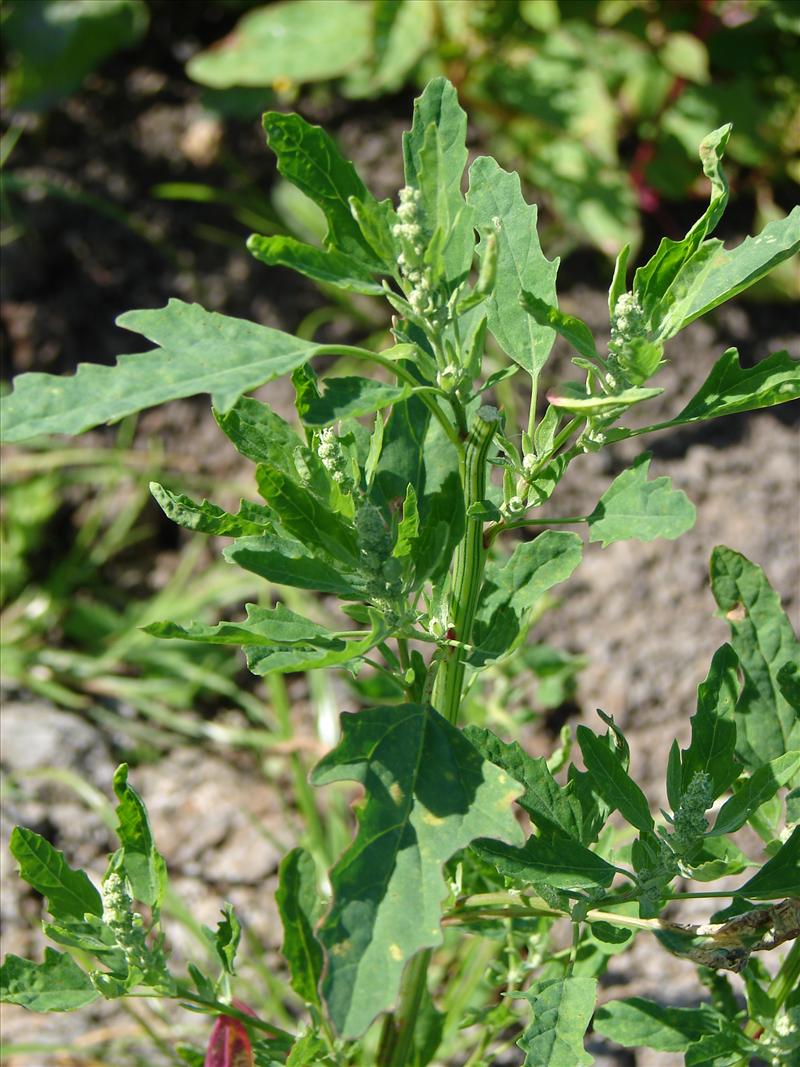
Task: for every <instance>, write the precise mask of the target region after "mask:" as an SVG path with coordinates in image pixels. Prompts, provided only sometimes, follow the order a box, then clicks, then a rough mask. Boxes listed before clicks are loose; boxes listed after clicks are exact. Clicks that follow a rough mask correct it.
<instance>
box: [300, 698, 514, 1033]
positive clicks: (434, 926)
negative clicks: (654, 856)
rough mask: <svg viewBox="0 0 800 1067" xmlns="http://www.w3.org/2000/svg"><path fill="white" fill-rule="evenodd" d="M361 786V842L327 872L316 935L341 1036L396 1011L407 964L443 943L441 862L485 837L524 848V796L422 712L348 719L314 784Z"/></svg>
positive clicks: (386, 710)
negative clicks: (515, 804)
mask: <svg viewBox="0 0 800 1067" xmlns="http://www.w3.org/2000/svg"><path fill="white" fill-rule="evenodd" d="M340 780H355V781H359V782H361V783H362V784H363V785H364V786H365V792H366V796H365V800H364V803H363V805H362V807H361V810H360V813H359V830H358V835H357V837H356V839H355V841H354V843H353V844H352V845H351V846H350V848H349V849H348V850H347V851H346V852H345V853H344V855H343V856H342V857H341V859H340V860H339V862H338V863H337V864H336V866H335V867H334V868H333V870H332V871H331V882H332V884H333V890H334V899H333V905H332V907H331V910H330V912H329V914H328V916H327V917H326V919H325V921H324V923H323V924H322V927H321V928H320V931H319V938H320V941H321V942H322V943H323V945H324V946H325V949H326V954H327V959H328V963H327V972H326V975H325V977H324V979H323V994H324V998H325V1001H326V1003H327V1005H328V1011H329V1013H330V1016H331V1019H332V1020H333V1022H334V1025H335V1026H336V1028H337V1030H338V1031H339V1033H340V1034H341V1035H342V1036H343V1037H346V1038H351V1037H357V1036H359V1035H360V1034H362V1033H363V1032H364V1030H365V1029H366V1028H367V1026H369V1024H370V1023H371V1022H372V1020H373V1019H374V1018H375V1016H376V1015H377V1014H379V1013H380V1012H382V1011H387V1010H389V1009H390V1008H391V1006H392V1004H393V1003H394V1000H395V997H396V996H397V991H398V988H399V984H400V975H401V972H402V970H403V966H404V964H405V963H406V961H407V960H409V959H410V958H411V956H413V955H414V954H415V953H416V952H418V951H419V950H421V949H423V948H427V947H432V946H434V945H438V944H440V943H441V936H442V935H441V931H440V928H439V916H440V908H441V902H442V899H443V898H444V896H445V883H444V879H443V877H442V865H443V864H444V863H445V862H446V861H447V860H448V859H449V858H450V856H452V854H453V853H454V852H456V851H457V850H458V849H460V848H464V847H465V846H466V845H468V844H469V843H470V842H471V841H473V840H474V839H475V838H478V837H487V836H491V837H497V838H500V839H504V840H507V841H512V842H516V841H519V840H520V839H521V836H522V835H521V831H520V829H519V826H518V825H517V822H516V820H515V819H514V816H513V813H512V808H511V802H512V801H513V800H514V799H515V798H516V797H517V796H519V794H520V792H521V790H520V788H519V787H518V786H517V785H516V784H515V783H514V782H512V781H511V780H510V779H509V777H508V776H507V775H506V774H505V773H504V772H503V771H501V770H499V768H497V767H495V766H493V765H492V764H491V763H488V762H487V761H485V760H483V759H482V758H481V756H480V755H479V754H478V753H477V752H476V751H475V749H474V748H473V747H472V745H470V743H469V742H468V741H467V739H466V738H465V737H464V736H463V734H462V733H461V731H460V730H457V729H456V728H455V727H454V726H451V725H450V723H448V722H447V721H446V720H445V719H444V718H442V716H440V715H439V714H438V713H437V712H435V711H434V710H433V709H432V708H430V707H427V706H422V705H417V704H402V705H400V706H398V707H377V708H367V709H366V710H364V711H361V712H359V713H358V714H355V715H348V714H344V715H342V740H341V741H340V743H339V744H338V745H337V747H336V748H335V749H334V750H333V752H331V753H330V754H329V755H328V756H326V757H325V758H324V759H323V760H322V761H321V762H320V763H319V764H318V765H317V766H316V768H315V769H314V771H313V773H312V781H313V782H314V783H315V784H316V785H324V784H326V783H328V782H333V781H340Z"/></svg>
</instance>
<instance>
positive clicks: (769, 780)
mask: <svg viewBox="0 0 800 1067" xmlns="http://www.w3.org/2000/svg"><path fill="white" fill-rule="evenodd" d="M799 771H800V752H785V753H784V754H783V755H782V756H777V757H776V758H775V759H773V760H770V761H769V763H765V764H764V766H763V767H759V768H758V770H757V771H755V772H754V774H753V776H752V777H751V778H748V779H747V781H746V782H744V783H742V785H741V786H740V788H739V789H738V790H737V791H736V792H735V793H734V795H733V796H732V797H730V798H729V799H728V800H726V801H725V803H724V804H723V805H722V808H721V809H720V813H719V815H718V816H717V820H716V822H715V823H714V829H713V830H711V831H710V835H713V836H716V835H718V834H732V833H733V832H734V830H738V829H739V828H740V827H741V826H744V824H745V823H746V822H747V820H748V819H749V818H750V816H751V815H753V814H755V812H756V811H758V809H759V808H760V807H761V805H762V804H766V802H767V801H768V800H770V799H771V798H772V797H774V796H775V794H776V793H777V791H778V790H779V789H780V788H782V787H783V786H785V785H786V783H787V782H790V781H791V780H792V779H793V778H794V777H795V775H796V774H797V773H798V772H799Z"/></svg>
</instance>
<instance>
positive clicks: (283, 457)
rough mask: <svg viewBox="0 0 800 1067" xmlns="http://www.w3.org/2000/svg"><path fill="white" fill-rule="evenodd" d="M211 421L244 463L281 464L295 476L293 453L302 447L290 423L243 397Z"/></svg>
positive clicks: (216, 414)
mask: <svg viewBox="0 0 800 1067" xmlns="http://www.w3.org/2000/svg"><path fill="white" fill-rule="evenodd" d="M214 418H215V419H216V420H217V424H218V425H219V427H220V429H221V430H222V431H223V433H225V434H226V435H227V436H228V437H229V438H230V440H231V441H232V443H233V446H234V448H235V449H236V450H237V452H240V453H241V454H242V455H243V456H246V457H247V459H251V460H252V461H253V462H254V463H269V464H271V465H272V466H278V465H279V464H282V465H281V470H283V471H284V472H285V473H287V474H296V472H297V471H296V467H295V463H294V458H293V457H294V453H295V450H296V449H298V448H302V447H303V446H302V443H301V441H300V438H299V437H298V436H297V434H296V433H295V432H294V430H293V429H292V427H291V426H290V425H289V423H288V422H286V421H285V419H282V418H281V417H280V415H277V414H276V413H275V412H274V411H273V410H272V408H271V407H270V406H269V404H264V403H262V402H261V401H260V400H254V399H253V397H250V396H243V397H240V398H239V399H238V400H237V401H236V403H235V404H234V405H233V407H231V408H230V410H229V411H226V412H219V411H215V412H214ZM306 451H308V450H306Z"/></svg>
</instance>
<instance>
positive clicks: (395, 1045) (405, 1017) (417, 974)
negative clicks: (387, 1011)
mask: <svg viewBox="0 0 800 1067" xmlns="http://www.w3.org/2000/svg"><path fill="white" fill-rule="evenodd" d="M431 955H432V953H431V949H426V950H425V951H424V952H418V953H417V955H416V956H414V958H413V959H412V960H411V961H410V962H409V964H408V966H407V967H406V969H405V972H404V973H403V979H402V982H401V985H400V1003H399V1005H398V1008H397V1011H396V1012H394V1013H393V1014H392V1015H389V1016H387V1017H386V1019H385V1021H384V1026H383V1032H382V1033H381V1041H380V1046H379V1048H378V1060H377V1063H378V1067H406V1064H407V1063H408V1061H409V1054H410V1052H411V1047H412V1044H413V1041H414V1027H415V1025H416V1021H417V1016H418V1015H419V1009H420V1005H421V1003H422V996H423V994H424V992H425V986H426V983H427V981H428V967H429V966H430V962H431Z"/></svg>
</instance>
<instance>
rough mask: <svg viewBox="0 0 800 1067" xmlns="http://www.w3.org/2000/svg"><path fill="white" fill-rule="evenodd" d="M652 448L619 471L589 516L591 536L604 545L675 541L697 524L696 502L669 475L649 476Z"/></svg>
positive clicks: (591, 539)
mask: <svg viewBox="0 0 800 1067" xmlns="http://www.w3.org/2000/svg"><path fill="white" fill-rule="evenodd" d="M652 458H653V453H652V452H643V453H642V455H641V456H638V457H637V458H636V459H635V460H634V461H633V464H632V465H631V466H630V467H629V468H628V470H626V471H623V472H622V474H620V475H618V476H617V477H616V478H615V479H614V481H613V482H612V483H611V485H610V486H609V487H608V489H606V491H605V493H603V495H602V496H601V497H600V500H599V502H598V504H597V507H596V508H595V509H594V511H593V512H592V513H591V515H590V516H589V520H588V521H589V540H590V541H601V542H602V544H603V548H607V547H608V546H609V545H611V544H614V543H615V542H616V541H625V540H628V539H634V540H636V541H654V540H656V538H659V537H663V538H666V539H667V540H670V541H674V540H675V538H677V537H680V536H681V534H684V533H686V531H687V530H690V529H691V528H692V526H694V522H695V517H696V512H695V508H694V504H692V502H691V501H690V500H689V498H688V497H687V496H686V494H685V493H684V492H683V491H682V490H680V489H673V488H672V481H671V479H670V478H667V477H661V478H654V479H653V481H648V480H647V474H648V471H649V469H650V461H651V460H652Z"/></svg>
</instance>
